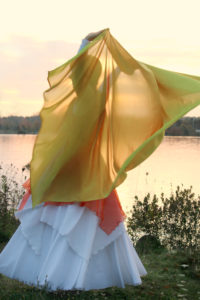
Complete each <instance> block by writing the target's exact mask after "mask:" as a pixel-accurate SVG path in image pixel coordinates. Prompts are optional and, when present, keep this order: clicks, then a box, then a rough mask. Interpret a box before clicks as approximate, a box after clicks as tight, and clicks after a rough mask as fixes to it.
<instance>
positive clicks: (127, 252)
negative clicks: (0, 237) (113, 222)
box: [0, 197, 146, 290]
mask: <svg viewBox="0 0 200 300" xmlns="http://www.w3.org/2000/svg"><path fill="white" fill-rule="evenodd" d="M31 207H32V203H31V197H30V198H29V200H28V202H27V204H26V206H25V208H24V209H23V210H22V211H18V212H17V213H16V216H17V217H18V218H19V220H20V222H21V225H20V226H19V228H18V229H17V231H16V232H15V234H14V235H13V237H12V238H11V240H10V241H9V243H8V244H7V246H6V247H5V248H4V250H3V251H2V253H1V254H0V273H2V274H4V275H6V276H8V277H11V278H16V279H19V280H21V281H24V282H26V283H28V284H33V285H37V284H38V285H44V284H45V283H48V286H49V288H50V289H51V290H56V289H64V290H69V289H85V290H88V289H101V288H106V287H109V286H118V287H124V286H125V284H131V285H138V284H140V283H141V279H140V276H142V275H145V274H146V271H145V269H144V267H143V265H142V263H141V261H140V259H139V257H138V255H137V253H136V251H135V249H134V248H133V246H132V243H131V242H130V240H129V238H128V235H127V233H126V231H125V228H124V225H123V223H120V224H119V225H118V226H117V227H116V228H115V230H114V231H113V232H112V233H111V234H109V235H107V234H106V233H105V232H104V231H103V230H102V229H101V228H100V227H99V226H98V223H99V219H98V217H97V216H96V215H95V214H94V213H93V212H91V211H90V210H89V209H87V208H86V207H80V206H79V205H78V204H73V205H66V206H53V205H48V206H45V207H44V206H43V205H40V206H37V207H36V208H34V209H32V208H31Z"/></svg>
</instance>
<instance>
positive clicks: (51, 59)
mask: <svg viewBox="0 0 200 300" xmlns="http://www.w3.org/2000/svg"><path fill="white" fill-rule="evenodd" d="M0 7H1V11H0V116H5V115H11V114H13V115H26V116H28V115H33V114H37V113H38V112H39V111H40V109H41V107H42V105H43V91H44V90H45V89H47V88H48V84H47V80H46V78H47V72H48V70H52V69H54V68H55V67H57V66H58V65H60V64H63V63H64V62H66V61H67V60H68V59H69V58H70V57H72V56H73V55H75V54H76V51H77V49H78V47H79V44H80V42H81V40H82V38H84V36H85V35H87V34H88V33H89V32H91V31H97V30H100V29H103V28H110V32H111V33H112V35H114V37H115V38H116V39H117V40H118V41H119V42H120V43H121V44H122V45H123V46H124V47H125V48H126V49H127V50H128V51H129V52H130V53H131V54H132V56H133V57H134V58H136V59H138V60H140V61H143V62H146V63H148V64H153V65H155V66H158V67H162V68H165V69H169V70H174V71H179V72H184V73H189V74H196V75H198V76H200V35H199V29H200V17H199V12H200V0H137V1H135V0H123V1H122V0H120V1H118V0H98V1H97V0H71V1H68V0H54V1H52V0H6V1H5V0H0ZM189 115H190V116H200V107H198V108H196V109H195V110H193V111H192V112H190V113H189Z"/></svg>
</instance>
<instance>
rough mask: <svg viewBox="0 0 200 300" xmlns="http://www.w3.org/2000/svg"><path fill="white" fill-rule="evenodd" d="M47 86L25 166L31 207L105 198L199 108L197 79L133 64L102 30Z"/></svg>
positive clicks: (50, 76)
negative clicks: (177, 124) (176, 124)
mask: <svg viewBox="0 0 200 300" xmlns="http://www.w3.org/2000/svg"><path fill="white" fill-rule="evenodd" d="M48 81H49V85H50V88H49V89H48V90H47V91H45V92H44V106H43V108H42V110H41V113H40V117H41V120H42V124H41V128H40V131H39V134H38V136H37V138H36V142H35V145H34V149H33V157H32V161H31V193H32V199H33V206H35V205H37V204H39V203H41V202H47V201H48V202H49V201H50V202H56V201H58V202H76V201H77V202H84V201H90V200H97V199H102V198H105V197H107V196H108V195H109V194H110V193H111V191H112V190H113V189H114V188H115V187H117V186H118V185H119V184H121V183H122V182H123V181H124V180H125V178H126V176H127V171H129V170H131V169H133V168H135V167H136V166H137V165H139V164H140V163H141V162H142V161H144V160H145V159H146V158H147V157H148V156H149V155H151V153H152V152H153V151H154V150H155V149H156V148H157V147H158V145H159V144H160V142H161V141H162V138H163V136H164V132H165V129H166V128H168V127H169V126H171V125H172V124H173V123H174V122H175V121H177V120H178V119H179V118H181V117H182V116H183V115H184V114H186V113H187V112H188V111H190V110H191V109H193V108H194V107H195V106H197V105H198V104H200V77H197V76H191V75H187V74H180V73H176V72H171V71H166V70H163V69H159V68H156V67H153V66H150V65H147V64H144V63H141V62H139V61H137V60H135V59H134V58H133V57H132V56H131V55H130V54H129V53H128V52H127V51H126V50H125V49H124V48H123V47H122V46H121V45H120V44H119V43H118V42H117V40H116V39H115V38H114V37H113V36H112V35H111V34H110V32H109V30H108V29H107V30H105V31H103V32H102V33H101V35H99V36H98V37H97V38H96V39H95V40H93V41H92V42H90V43H89V44H88V45H87V46H86V47H85V48H84V49H82V50H81V51H80V53H78V54H77V55H76V56H75V57H73V58H72V59H71V60H70V61H68V62H67V63H65V64H64V65H62V66H60V67H58V68H57V69H55V70H53V71H50V72H49V74H48Z"/></svg>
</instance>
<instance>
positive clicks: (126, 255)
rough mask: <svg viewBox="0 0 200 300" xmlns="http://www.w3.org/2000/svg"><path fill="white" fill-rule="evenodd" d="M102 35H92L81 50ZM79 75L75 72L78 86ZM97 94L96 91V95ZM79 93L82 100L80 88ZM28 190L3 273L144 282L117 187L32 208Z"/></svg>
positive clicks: (44, 281)
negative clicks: (97, 197)
mask: <svg viewBox="0 0 200 300" xmlns="http://www.w3.org/2000/svg"><path fill="white" fill-rule="evenodd" d="M100 33H101V32H98V33H92V34H90V35H88V36H87V37H86V38H85V39H84V40H83V41H82V44H81V47H80V49H79V52H80V51H81V50H82V49H83V48H84V47H85V46H86V45H87V44H88V43H89V42H90V41H92V40H93V39H94V38H95V37H96V36H98V35H99V34H100ZM85 59H86V60H87V61H88V60H89V59H94V58H91V57H89V56H88V57H87V58H85ZM96 63H98V62H96ZM99 68H101V66H99ZM76 76H77V75H76V72H74V74H73V73H72V74H71V79H72V82H73V84H74V85H76ZM97 80H98V76H97V77H96V81H97ZM96 84H97V82H95V84H94V87H96ZM98 93H99V91H97V90H96V89H94V91H93V95H94V94H95V95H96V96H97V94H98ZM76 94H77V99H76V101H79V100H78V94H79V88H77V87H76ZM72 108H73V109H72V111H71V112H70V113H76V107H75V106H73V107H72ZM91 113H92V111H91ZM78 118H81V116H80V115H79V116H78ZM90 122H92V120H91V119H90ZM77 176H78V175H77ZM24 188H25V189H26V191H27V192H26V194H25V196H24V198H23V200H22V201H21V203H20V205H19V210H18V212H17V213H16V217H17V218H19V220H20V222H21V225H20V226H19V228H18V229H17V231H16V232H15V234H14V235H13V237H12V238H11V240H10V241H9V243H8V244H7V246H6V247H5V248H4V250H3V251H2V253H1V254H0V272H1V273H2V274H4V275H6V276H8V277H10V278H15V279H18V280H20V281H23V282H25V283H27V284H30V285H37V286H43V285H47V286H48V287H49V289H50V290H56V289H63V290H71V289H82V290H88V289H102V288H106V287H109V286H118V287H125V284H131V285H138V284H141V278H140V276H142V275H145V274H146V270H145V268H144V266H143V265H142V263H141V261H140V259H139V257H138V255H137V253H136V251H135V249H134V248H133V246H132V243H131V242H130V239H129V237H128V235H127V233H126V231H125V228H124V224H123V221H124V217H125V214H124V212H123V210H122V208H121V205H120V202H119V199H118V196H117V193H116V191H115V190H113V191H112V192H111V193H110V195H109V196H108V197H106V198H103V199H100V200H94V201H89V202H87V201H86V202H80V203H74V202H70V203H66V202H60V201H57V199H55V202H45V203H42V204H39V205H37V206H36V207H35V208H32V196H31V188H30V180H27V182H26V183H25V184H24Z"/></svg>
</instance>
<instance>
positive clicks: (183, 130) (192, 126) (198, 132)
mask: <svg viewBox="0 0 200 300" xmlns="http://www.w3.org/2000/svg"><path fill="white" fill-rule="evenodd" d="M165 134H166V135H172V136H200V117H197V118H195V117H185V118H182V119H180V120H178V121H177V122H176V123H174V124H173V125H172V126H171V127H169V128H168V129H167V130H166V133H165Z"/></svg>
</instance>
